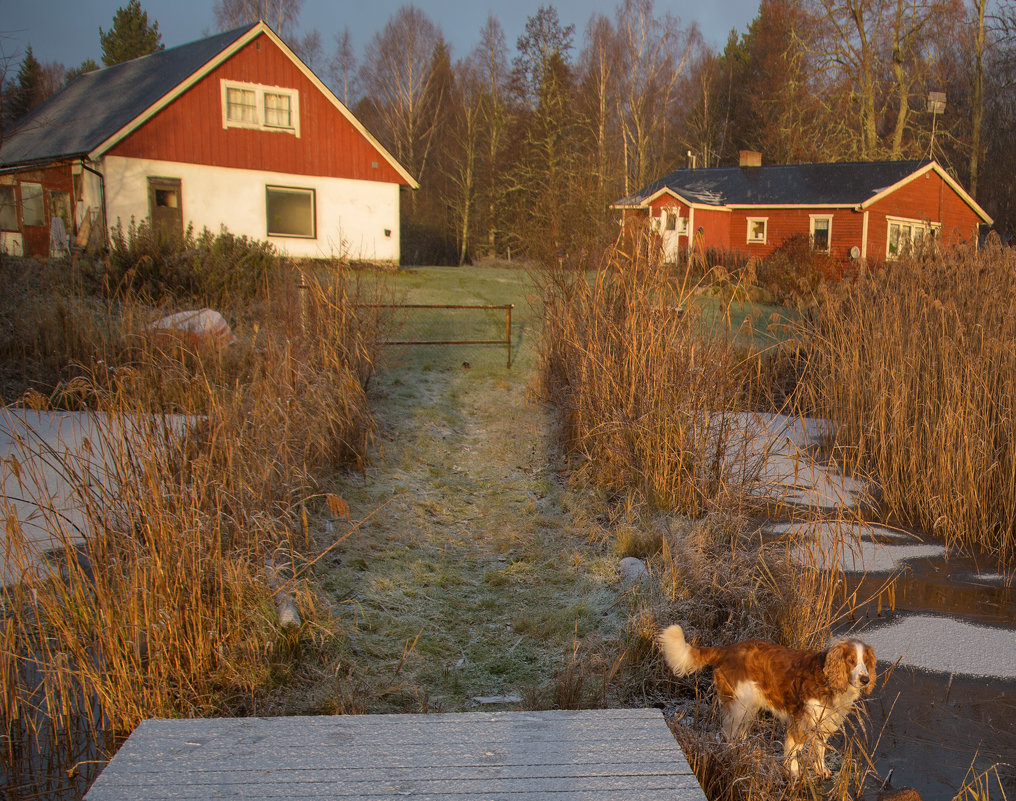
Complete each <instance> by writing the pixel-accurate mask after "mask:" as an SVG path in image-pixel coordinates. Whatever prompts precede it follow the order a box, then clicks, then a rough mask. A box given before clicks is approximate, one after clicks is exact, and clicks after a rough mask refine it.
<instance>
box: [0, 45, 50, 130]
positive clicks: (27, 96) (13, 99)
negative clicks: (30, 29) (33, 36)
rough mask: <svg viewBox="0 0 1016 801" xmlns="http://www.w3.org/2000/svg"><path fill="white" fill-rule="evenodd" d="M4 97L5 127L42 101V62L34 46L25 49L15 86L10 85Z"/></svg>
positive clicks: (14, 122)
mask: <svg viewBox="0 0 1016 801" xmlns="http://www.w3.org/2000/svg"><path fill="white" fill-rule="evenodd" d="M5 94H6V96H5V98H4V117H5V120H4V127H5V128H9V127H10V126H12V125H14V124H16V123H17V122H18V120H20V119H21V118H22V117H24V116H25V115H26V114H27V113H28V112H29V111H31V110H32V109H33V108H35V107H36V106H37V105H39V103H41V102H42V100H43V97H42V64H40V63H39V61H38V59H36V57H35V54H34V53H32V46H31V45H29V46H28V49H27V50H25V57H24V58H23V59H22V60H21V66H20V67H19V68H18V75H17V78H16V79H15V81H14V85H13V86H9V87H8V89H7V91H6V93H5Z"/></svg>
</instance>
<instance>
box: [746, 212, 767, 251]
mask: <svg viewBox="0 0 1016 801" xmlns="http://www.w3.org/2000/svg"><path fill="white" fill-rule="evenodd" d="M768 227H769V218H768V217H749V218H748V244H756V245H764V244H765V243H766V229H767V228H768Z"/></svg>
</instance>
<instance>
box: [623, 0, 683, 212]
mask: <svg viewBox="0 0 1016 801" xmlns="http://www.w3.org/2000/svg"><path fill="white" fill-rule="evenodd" d="M615 28H616V36H617V51H616V52H617V95H616V97H617V118H618V121H619V123H620V126H621V138H622V151H623V153H624V181H625V186H624V192H625V194H626V195H627V194H630V193H631V191H632V190H634V189H636V188H638V187H640V186H643V185H644V184H646V183H648V182H649V181H650V180H652V179H653V178H655V177H658V174H659V173H660V171H661V169H662V167H663V158H662V157H663V154H664V152H665V148H666V144H667V134H668V125H669V123H670V117H671V115H672V113H673V100H674V98H675V90H676V87H677V82H678V79H679V78H680V76H681V73H682V71H683V70H684V68H685V65H686V64H687V62H688V57H689V55H690V54H691V52H692V48H693V46H694V44H695V42H696V41H697V39H698V37H699V33H698V29H697V28H696V27H695V26H692V27H691V28H687V29H684V28H682V27H681V25H680V23H679V22H678V21H677V19H676V18H675V17H673V16H671V15H670V14H669V13H668V14H665V15H664V16H662V17H657V16H656V15H655V13H654V7H653V0H623V1H622V3H621V4H620V5H619V6H618V8H617V14H616V20H615ZM633 184H634V185H633Z"/></svg>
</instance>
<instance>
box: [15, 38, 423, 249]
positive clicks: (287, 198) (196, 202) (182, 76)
mask: <svg viewBox="0 0 1016 801" xmlns="http://www.w3.org/2000/svg"><path fill="white" fill-rule="evenodd" d="M401 187H412V188H414V189H415V188H416V187H417V183H416V181H415V180H414V179H413V178H412V176H410V175H409V173H408V172H407V171H406V170H405V168H403V167H402V166H401V165H400V164H399V163H398V162H397V161H396V160H395V158H393V157H392V155H391V154H390V153H389V152H388V151H387V150H385V148H384V147H383V146H382V145H381V144H380V143H379V142H378V141H377V140H376V139H375V138H374V137H373V136H372V135H371V134H370V132H369V131H367V130H366V128H364V127H363V125H362V124H361V123H360V122H359V120H357V119H356V117H355V116H354V115H353V114H352V113H351V112H350V111H349V109H347V108H346V107H345V106H344V105H343V104H342V103H341V102H340V101H339V100H338V99H337V98H336V97H335V95H334V94H333V93H332V92H331V91H330V90H329V89H328V88H327V87H326V86H325V85H324V84H323V83H322V82H321V81H320V80H319V79H318V78H317V76H315V75H314V73H313V72H312V71H311V70H310V69H309V68H308V67H307V66H306V65H305V64H304V63H303V62H302V61H301V60H300V59H299V58H298V57H297V56H296V55H295V54H294V53H293V51H292V50H291V49H290V48H289V47H288V46H287V45H286V44H285V43H284V42H283V41H282V40H281V39H280V38H279V37H278V36H276V35H275V33H273V32H272V30H271V29H270V28H269V27H268V26H267V25H265V24H264V23H263V22H259V23H256V24H252V25H247V26H244V27H242V28H238V29H236V30H233V31H227V32H225V33H221V34H217V35H216V36H212V37H209V38H207V39H202V40H200V41H197V42H191V43H190V44H186V45H181V46H179V47H175V48H170V49H166V50H161V51H159V52H156V53H152V54H151V55H148V56H144V57H142V58H138V59H134V60H132V61H128V62H125V63H123V64H117V65H115V66H112V67H107V68H105V69H101V70H96V71H95V72H90V73H87V74H85V75H82V76H80V77H79V78H77V79H76V80H75V81H73V82H72V83H71V84H69V85H68V86H67V87H66V88H65V89H63V90H62V91H61V92H60V93H58V94H57V95H55V96H54V97H52V98H50V99H49V100H48V101H47V102H46V103H44V104H42V105H41V106H39V107H38V108H37V109H35V110H33V112H32V113H31V114H29V115H28V117H27V118H26V119H25V120H23V121H22V122H20V123H19V125H18V126H17V128H16V129H14V130H13V131H11V132H10V133H9V134H8V135H7V136H5V138H4V141H3V146H2V148H0V248H2V249H4V250H6V251H7V252H15V253H24V254H26V255H34V256H45V255H48V254H50V253H51V252H52V250H53V249H55V248H59V246H60V245H61V242H60V241H59V239H60V238H61V237H63V238H65V240H66V239H70V240H71V241H72V242H73V241H74V240H75V239H77V240H78V241H79V243H81V242H84V241H85V240H86V239H87V238H88V233H89V230H90V229H96V230H97V232H98V234H99V236H98V239H99V241H100V242H102V241H104V239H105V237H106V236H108V231H109V229H111V228H113V227H115V226H116V225H117V224H118V223H119V224H122V225H123V226H125V227H126V226H127V225H128V224H129V223H130V221H131V220H132V219H133V220H135V221H138V222H140V221H141V220H142V219H145V218H148V219H149V220H151V222H152V224H153V225H154V226H156V227H158V228H160V229H164V230H168V231H174V232H180V231H182V230H184V229H185V228H186V227H187V226H188V225H193V226H194V227H195V228H196V229H197V230H201V229H202V228H208V229H209V230H211V231H213V232H218V231H219V230H220V229H221V228H223V227H224V228H226V229H228V230H229V231H231V232H232V233H234V234H243V235H247V236H250V237H253V238H256V239H268V240H269V241H271V242H272V243H273V244H274V245H275V246H276V247H277V248H278V249H279V250H280V251H281V252H284V253H287V254H289V255H292V256H297V257H311V258H315V257H331V256H338V257H348V258H356V259H364V260H370V261H378V262H393V263H397V262H398V259H399V203H400V188H401Z"/></svg>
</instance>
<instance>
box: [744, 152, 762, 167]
mask: <svg viewBox="0 0 1016 801" xmlns="http://www.w3.org/2000/svg"><path fill="white" fill-rule="evenodd" d="M741 166H742V167H761V166H762V154H761V153H759V152H758V151H757V150H742V151H741Z"/></svg>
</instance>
